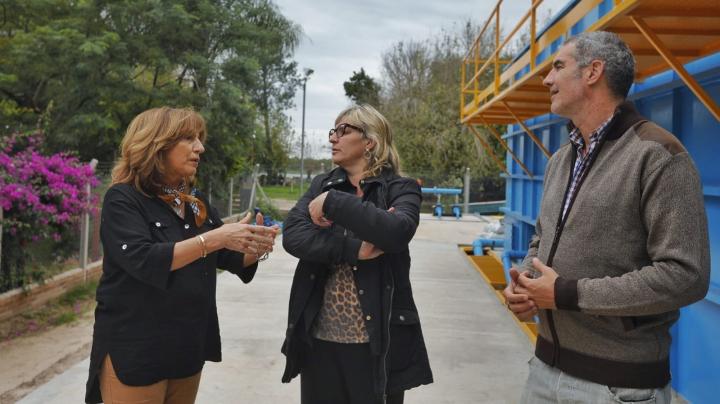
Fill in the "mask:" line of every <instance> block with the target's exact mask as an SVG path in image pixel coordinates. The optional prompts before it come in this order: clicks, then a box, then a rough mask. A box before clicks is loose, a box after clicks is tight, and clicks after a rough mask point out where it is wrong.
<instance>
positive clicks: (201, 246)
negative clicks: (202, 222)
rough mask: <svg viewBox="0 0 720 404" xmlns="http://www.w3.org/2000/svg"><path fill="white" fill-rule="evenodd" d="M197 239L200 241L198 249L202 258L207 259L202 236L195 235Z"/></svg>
mask: <svg viewBox="0 0 720 404" xmlns="http://www.w3.org/2000/svg"><path fill="white" fill-rule="evenodd" d="M197 239H198V240H200V248H202V258H205V257H207V246H206V245H205V237H203V236H202V234H198V235H197Z"/></svg>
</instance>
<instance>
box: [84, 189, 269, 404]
mask: <svg viewBox="0 0 720 404" xmlns="http://www.w3.org/2000/svg"><path fill="white" fill-rule="evenodd" d="M200 198H201V199H202V200H203V202H204V203H205V206H207V207H208V218H207V220H206V221H205V223H204V224H203V225H202V226H201V227H200V228H197V226H196V225H195V217H194V216H193V213H192V209H189V208H187V209H185V212H186V216H185V219H184V220H183V219H181V218H180V217H178V216H177V215H176V214H175V213H174V212H173V210H172V209H171V208H170V207H169V206H168V205H167V203H165V202H163V201H162V200H160V199H159V198H156V197H152V198H151V197H147V196H145V195H143V194H142V193H140V192H138V191H137V190H136V189H135V188H134V187H132V186H130V185H127V184H119V185H114V186H112V187H111V188H110V189H109V190H108V191H107V193H106V194H105V199H104V201H103V208H102V222H101V224H100V237H101V240H102V244H103V253H104V257H103V273H102V277H101V278H100V283H99V285H98V288H97V295H96V299H97V302H98V304H97V308H96V309H95V328H94V335H93V346H92V352H91V354H90V372H89V377H88V381H87V389H86V396H85V401H86V402H87V403H99V402H101V397H100V390H99V385H98V374H99V370H100V366H101V365H102V361H103V359H104V358H105V356H106V355H107V354H110V356H111V357H112V362H113V367H114V368H115V372H116V373H117V376H118V378H119V379H120V381H122V382H123V383H124V384H127V385H131V386H145V385H150V384H153V383H155V382H157V381H160V380H163V379H169V378H182V377H188V376H191V375H193V374H195V373H197V372H199V371H200V370H201V369H202V367H203V364H204V362H205V361H206V360H209V361H214V362H219V361H220V359H221V356H220V331H219V327H218V317H217V307H216V304H215V286H216V285H215V283H216V268H222V269H226V270H228V271H230V272H233V273H235V274H237V275H238V276H239V277H240V278H241V279H242V280H243V282H245V283H247V282H250V281H251V280H252V278H253V277H254V275H255V270H256V269H257V265H253V266H250V267H248V268H243V259H244V256H243V254H242V253H238V252H233V251H229V250H219V251H216V252H213V253H212V254H208V256H207V257H206V258H204V259H203V258H201V259H198V260H195V261H193V262H192V263H190V264H188V265H187V266H185V267H183V268H180V269H178V270H176V271H172V272H171V271H170V265H171V263H172V257H173V249H174V246H175V243H176V242H178V241H182V240H185V239H188V238H192V237H195V236H196V235H198V234H200V233H204V232H206V231H208V230H212V229H214V228H216V227H220V226H221V225H222V221H221V219H220V217H219V215H218V213H217V210H216V209H215V208H213V207H211V206H210V205H209V204H208V202H207V200H205V199H204V198H202V196H201V197H200Z"/></svg>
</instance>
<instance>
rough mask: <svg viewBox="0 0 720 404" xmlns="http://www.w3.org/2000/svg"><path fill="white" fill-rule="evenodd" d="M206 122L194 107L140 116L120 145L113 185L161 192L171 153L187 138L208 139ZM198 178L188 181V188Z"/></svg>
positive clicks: (166, 109) (153, 193)
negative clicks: (126, 185) (166, 159)
mask: <svg viewBox="0 0 720 404" xmlns="http://www.w3.org/2000/svg"><path fill="white" fill-rule="evenodd" d="M206 136H207V135H206V129H205V120H204V119H203V117H202V116H200V114H198V113H197V112H195V111H193V110H192V109H190V108H170V107H160V108H153V109H149V110H147V111H145V112H142V113H140V115H138V116H136V117H135V118H134V119H133V120H132V122H130V125H129V126H128V128H127V132H125V137H124V138H123V140H122V143H121V144H120V158H119V159H118V161H117V162H116V163H115V167H114V168H113V170H112V183H113V184H131V185H133V186H134V187H135V188H136V189H137V190H138V191H140V192H142V193H143V194H146V195H156V194H158V193H159V192H160V189H161V188H162V186H163V185H165V184H163V182H162V180H163V178H164V177H165V174H166V170H165V157H166V154H167V152H168V151H169V150H170V149H172V148H173V146H175V145H176V144H177V143H178V142H179V141H181V140H183V139H194V138H199V139H200V141H201V142H204V141H205V138H206ZM194 180H195V179H194V178H192V177H190V178H185V182H186V184H187V185H188V187H190V186H192V184H193V182H194Z"/></svg>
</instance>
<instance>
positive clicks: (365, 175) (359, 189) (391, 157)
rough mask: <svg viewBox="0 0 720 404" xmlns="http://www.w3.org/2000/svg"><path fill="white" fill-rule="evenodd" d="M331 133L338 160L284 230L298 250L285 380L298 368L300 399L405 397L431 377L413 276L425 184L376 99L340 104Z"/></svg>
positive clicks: (396, 401) (287, 242) (368, 403)
mask: <svg viewBox="0 0 720 404" xmlns="http://www.w3.org/2000/svg"><path fill="white" fill-rule="evenodd" d="M329 141H330V144H331V145H332V160H333V163H335V164H336V165H337V166H338V167H337V168H335V169H334V170H332V171H330V172H329V173H325V174H321V175H319V176H317V177H316V178H315V179H314V180H313V182H312V184H311V186H310V188H309V190H308V191H307V192H306V193H305V195H304V196H303V197H302V198H301V199H300V200H299V201H298V202H297V204H296V205H295V207H294V208H293V209H292V210H291V211H290V213H289V214H288V218H287V220H286V221H285V226H284V230H283V246H284V247H285V249H286V250H287V251H288V252H289V253H290V254H292V255H294V256H296V257H298V258H300V261H299V263H298V266H297V269H296V271H295V277H294V280H293V285H292V289H291V292H290V310H289V316H288V317H289V321H288V327H287V332H286V339H285V343H284V345H283V353H284V354H285V355H286V357H287V361H286V367H285V374H284V375H283V382H289V381H290V380H291V379H292V378H294V377H295V376H297V375H298V374H299V375H300V389H301V402H302V404H323V403H326V404H330V403H332V404H343V403H348V404H350V403H352V404H355V403H357V404H372V403H391V404H400V403H402V402H403V398H404V391H405V390H407V389H410V388H413V387H416V386H420V385H423V384H428V383H432V381H433V377H432V372H431V370H430V364H429V361H428V356H427V350H426V349H425V342H424V340H423V336H422V331H421V329H420V320H419V317H418V311H417V307H416V306H415V302H414V300H413V295H412V289H411V287H410V278H409V271H410V253H409V250H408V243H409V242H410V240H411V239H412V237H413V235H414V234H415V229H416V228H417V226H418V222H419V212H420V202H421V194H420V187H419V186H418V184H417V182H416V181H414V180H412V179H410V178H405V177H402V176H401V175H400V161H399V158H398V154H397V151H396V150H395V146H394V144H393V139H392V133H391V131H390V125H389V124H388V122H387V121H386V119H385V118H384V117H383V116H382V115H381V114H380V113H379V112H378V111H376V110H375V109H374V108H373V107H371V106H369V105H358V106H353V107H350V108H348V109H346V110H345V111H342V112H341V113H340V114H339V115H338V117H337V119H336V121H335V126H334V127H333V128H332V129H331V130H330V133H329Z"/></svg>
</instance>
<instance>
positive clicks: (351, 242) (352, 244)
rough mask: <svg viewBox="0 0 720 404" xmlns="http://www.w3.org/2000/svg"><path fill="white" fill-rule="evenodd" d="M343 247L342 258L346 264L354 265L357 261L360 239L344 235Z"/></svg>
mask: <svg viewBox="0 0 720 404" xmlns="http://www.w3.org/2000/svg"><path fill="white" fill-rule="evenodd" d="M344 244H345V245H344V248H343V260H344V261H345V262H346V263H347V264H348V265H355V264H357V261H358V252H359V251H360V245H361V244H362V240H358V239H356V238H351V237H345V243H344Z"/></svg>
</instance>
